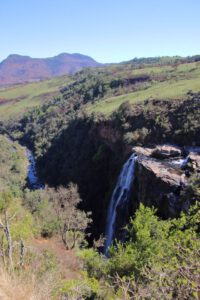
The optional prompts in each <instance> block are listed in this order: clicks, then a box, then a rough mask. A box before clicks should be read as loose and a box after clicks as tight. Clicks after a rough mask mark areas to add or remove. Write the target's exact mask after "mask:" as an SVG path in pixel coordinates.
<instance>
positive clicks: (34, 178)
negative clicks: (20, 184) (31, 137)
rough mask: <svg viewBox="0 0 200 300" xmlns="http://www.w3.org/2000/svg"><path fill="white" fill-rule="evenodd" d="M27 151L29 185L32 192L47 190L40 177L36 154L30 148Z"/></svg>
mask: <svg viewBox="0 0 200 300" xmlns="http://www.w3.org/2000/svg"><path fill="white" fill-rule="evenodd" d="M25 151H26V157H27V159H28V168H27V185H28V187H29V188H30V189H32V190H42V189H44V188H45V185H44V184H43V183H42V181H41V180H40V178H39V177H38V174H37V167H36V161H35V157H34V154H33V152H32V151H31V150H29V149H28V148H26V150H25Z"/></svg>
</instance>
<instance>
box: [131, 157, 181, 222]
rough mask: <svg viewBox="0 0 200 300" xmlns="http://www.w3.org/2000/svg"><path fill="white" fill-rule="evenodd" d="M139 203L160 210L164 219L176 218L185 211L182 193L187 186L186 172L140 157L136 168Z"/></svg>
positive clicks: (161, 162)
mask: <svg viewBox="0 0 200 300" xmlns="http://www.w3.org/2000/svg"><path fill="white" fill-rule="evenodd" d="M136 178H137V180H136V197H137V201H138V203H141V202H142V203H144V204H145V205H148V206H154V207H156V208H158V211H159V213H160V214H161V215H162V216H163V217H169V216H170V217H174V216H177V215H178V214H179V213H180V210H181V209H183V207H182V204H181V203H180V201H179V195H180V191H181V189H182V188H184V186H185V185H186V184H187V180H186V177H185V175H184V172H183V171H182V170H180V169H178V168H173V167H171V166H170V165H169V164H168V163H166V162H164V161H158V160H157V159H153V158H151V159H150V158H149V157H146V156H139V157H138V161H137V168H136Z"/></svg>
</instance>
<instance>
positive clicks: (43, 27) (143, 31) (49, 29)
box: [0, 0, 200, 62]
mask: <svg viewBox="0 0 200 300" xmlns="http://www.w3.org/2000/svg"><path fill="white" fill-rule="evenodd" d="M0 40H1V45H0V61H1V60H2V59H4V58H6V57H7V56H8V55H9V54H11V53H17V54H23V55H30V56H32V57H47V56H48V57H49V56H54V55H56V54H59V53H61V52H68V53H75V52H76V53H77V52H78V53H83V54H87V55H90V56H92V57H93V58H95V59H96V60H98V61H100V62H118V61H123V60H128V59H131V58H133V57H136V56H137V57H143V56H161V55H183V56H184V55H193V54H200V0H1V1H0Z"/></svg>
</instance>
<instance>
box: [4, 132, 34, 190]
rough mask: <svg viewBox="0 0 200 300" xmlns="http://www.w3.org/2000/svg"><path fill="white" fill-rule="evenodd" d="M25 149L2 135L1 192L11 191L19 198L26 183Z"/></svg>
mask: <svg viewBox="0 0 200 300" xmlns="http://www.w3.org/2000/svg"><path fill="white" fill-rule="evenodd" d="M27 165H28V164H27V161H26V158H25V149H24V148H22V147H20V146H19V144H18V143H17V142H15V143H14V142H11V141H10V140H9V139H8V138H7V137H6V136H3V135H0V192H2V191H4V190H9V191H11V192H12V193H13V194H14V195H15V196H19V194H20V193H21V190H22V188H23V187H24V185H25V183H26V171H27V170H26V169H27Z"/></svg>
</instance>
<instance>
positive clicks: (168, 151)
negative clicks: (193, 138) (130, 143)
mask: <svg viewBox="0 0 200 300" xmlns="http://www.w3.org/2000/svg"><path fill="white" fill-rule="evenodd" d="M181 155H182V149H181V148H179V147H178V146H171V145H160V146H156V147H155V149H154V150H153V151H152V154H151V156H152V157H155V158H160V159H166V158H172V157H180V156H181Z"/></svg>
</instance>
